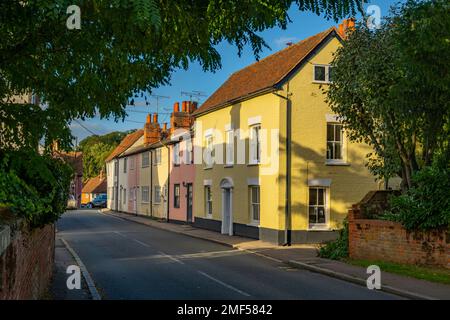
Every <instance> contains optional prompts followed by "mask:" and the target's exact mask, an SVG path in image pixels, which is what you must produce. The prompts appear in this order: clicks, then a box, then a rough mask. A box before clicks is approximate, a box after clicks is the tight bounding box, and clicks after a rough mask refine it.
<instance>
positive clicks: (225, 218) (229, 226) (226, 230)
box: [222, 188, 233, 236]
mask: <svg viewBox="0 0 450 320" xmlns="http://www.w3.org/2000/svg"><path fill="white" fill-rule="evenodd" d="M231 190H232V189H231V188H223V189H222V234H228V235H230V236H232V235H233V214H232V210H231V208H232V207H233V205H232V201H233V198H232V191H231Z"/></svg>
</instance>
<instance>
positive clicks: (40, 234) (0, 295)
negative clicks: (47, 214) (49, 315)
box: [0, 221, 55, 300]
mask: <svg viewBox="0 0 450 320" xmlns="http://www.w3.org/2000/svg"><path fill="white" fill-rule="evenodd" d="M54 248H55V227H54V225H47V226H45V227H44V228H42V229H36V230H33V231H30V230H29V229H28V227H27V226H26V224H25V223H23V222H21V221H15V222H14V223H8V224H4V225H1V224H0V300H3V299H39V298H43V297H44V296H45V294H46V293H47V289H48V287H49V284H50V281H51V278H52V271H53V259H54Z"/></svg>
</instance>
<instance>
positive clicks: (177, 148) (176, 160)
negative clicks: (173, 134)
mask: <svg viewBox="0 0 450 320" xmlns="http://www.w3.org/2000/svg"><path fill="white" fill-rule="evenodd" d="M173 164H174V165H175V166H179V165H180V143H176V144H175V145H174V146H173Z"/></svg>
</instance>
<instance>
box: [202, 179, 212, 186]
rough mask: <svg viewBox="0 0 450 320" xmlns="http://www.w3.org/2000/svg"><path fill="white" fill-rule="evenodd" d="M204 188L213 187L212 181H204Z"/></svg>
mask: <svg viewBox="0 0 450 320" xmlns="http://www.w3.org/2000/svg"><path fill="white" fill-rule="evenodd" d="M203 186H212V180H211V179H205V180H203Z"/></svg>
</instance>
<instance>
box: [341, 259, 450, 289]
mask: <svg viewBox="0 0 450 320" xmlns="http://www.w3.org/2000/svg"><path fill="white" fill-rule="evenodd" d="M343 261H344V262H346V263H349V264H352V265H356V266H361V267H365V268H367V267H368V266H370V265H377V266H379V267H380V269H381V271H386V272H391V273H395V274H399V275H402V276H407V277H411V278H416V279H421V280H427V281H431V282H437V283H443V284H447V285H450V270H447V269H438V268H431V267H424V266H414V265H405V264H399V263H393V262H382V261H368V260H353V259H343Z"/></svg>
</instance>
